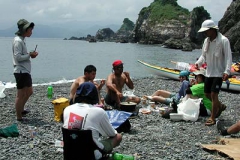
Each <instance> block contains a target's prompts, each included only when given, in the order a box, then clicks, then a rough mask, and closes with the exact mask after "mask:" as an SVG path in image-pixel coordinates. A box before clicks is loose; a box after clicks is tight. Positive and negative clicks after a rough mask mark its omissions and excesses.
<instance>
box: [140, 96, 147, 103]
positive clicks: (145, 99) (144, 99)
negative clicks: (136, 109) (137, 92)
mask: <svg viewBox="0 0 240 160" xmlns="http://www.w3.org/2000/svg"><path fill="white" fill-rule="evenodd" d="M141 100H142V104H143V105H146V104H147V98H146V97H143V98H142V99H141Z"/></svg>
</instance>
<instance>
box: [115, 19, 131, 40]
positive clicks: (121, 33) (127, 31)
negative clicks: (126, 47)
mask: <svg viewBox="0 0 240 160" xmlns="http://www.w3.org/2000/svg"><path fill="white" fill-rule="evenodd" d="M133 28H134V23H133V22H132V21H130V20H129V19H128V18H124V20H123V24H122V26H121V27H120V29H119V30H118V31H117V32H116V33H115V38H116V41H118V42H121V43H126V42H128V41H129V37H130V35H131V34H132V31H133Z"/></svg>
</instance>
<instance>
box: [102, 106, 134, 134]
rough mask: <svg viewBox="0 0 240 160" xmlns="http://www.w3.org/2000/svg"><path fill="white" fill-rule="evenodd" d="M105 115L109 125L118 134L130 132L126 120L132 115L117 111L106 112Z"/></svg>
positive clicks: (129, 126)
mask: <svg viewBox="0 0 240 160" xmlns="http://www.w3.org/2000/svg"><path fill="white" fill-rule="evenodd" d="M106 113H107V115H108V118H109V121H110V123H111V124H112V126H113V128H114V129H115V130H116V131H117V132H118V133H121V132H129V131H130V129H131V124H130V121H129V119H128V118H129V117H130V116H131V115H132V113H130V112H124V111H118V110H111V111H106Z"/></svg>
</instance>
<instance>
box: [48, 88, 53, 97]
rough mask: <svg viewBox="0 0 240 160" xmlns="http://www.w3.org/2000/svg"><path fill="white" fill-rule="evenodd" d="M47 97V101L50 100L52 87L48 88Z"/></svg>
mask: <svg viewBox="0 0 240 160" xmlns="http://www.w3.org/2000/svg"><path fill="white" fill-rule="evenodd" d="M47 96H48V98H49V99H52V96H53V87H52V86H48V88H47Z"/></svg>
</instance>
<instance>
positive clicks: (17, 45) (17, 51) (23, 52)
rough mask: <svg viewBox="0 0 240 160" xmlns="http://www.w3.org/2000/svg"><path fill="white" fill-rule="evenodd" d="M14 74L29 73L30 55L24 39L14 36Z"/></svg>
mask: <svg viewBox="0 0 240 160" xmlns="http://www.w3.org/2000/svg"><path fill="white" fill-rule="evenodd" d="M12 50H13V67H14V73H20V72H21V73H29V74H30V73H31V61H30V55H29V53H28V52H27V47H26V44H25V42H24V38H23V37H21V36H16V37H15V38H14V39H13V43H12Z"/></svg>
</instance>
